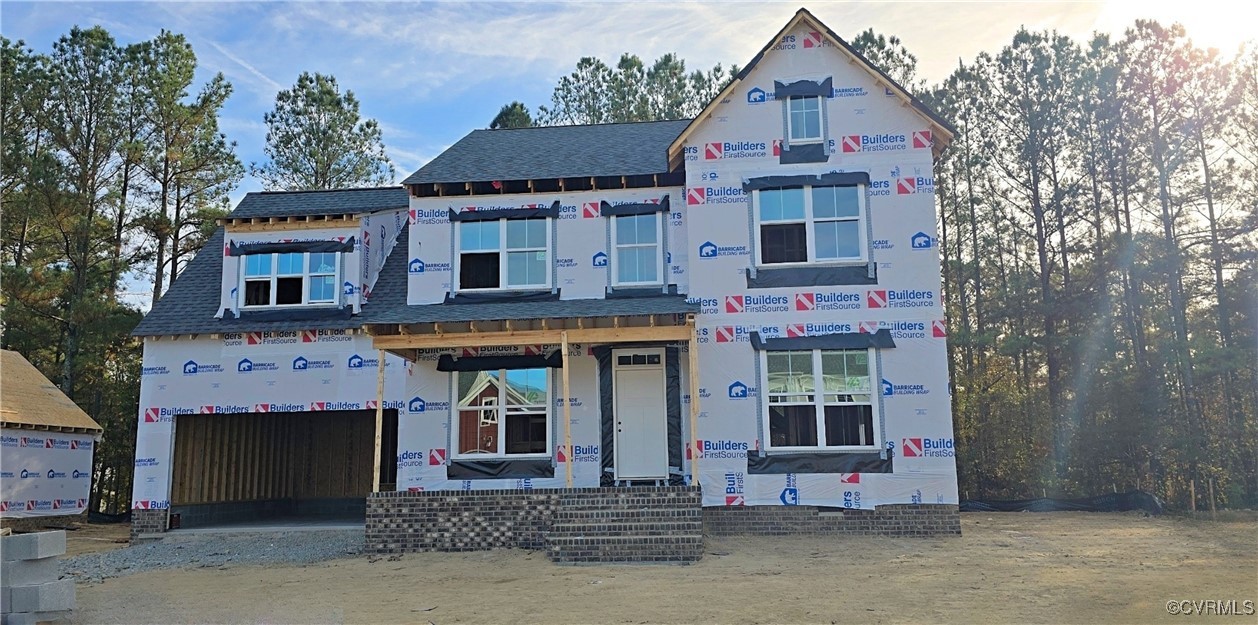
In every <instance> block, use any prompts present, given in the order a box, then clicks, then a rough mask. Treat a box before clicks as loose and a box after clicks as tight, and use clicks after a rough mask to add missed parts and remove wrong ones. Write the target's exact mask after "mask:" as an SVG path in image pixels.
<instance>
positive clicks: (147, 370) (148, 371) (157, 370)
mask: <svg viewBox="0 0 1258 625" xmlns="http://www.w3.org/2000/svg"><path fill="white" fill-rule="evenodd" d="M168 374H170V369H168V368H166V367H164V366H162V367H141V368H140V375H142V376H146V375H168Z"/></svg>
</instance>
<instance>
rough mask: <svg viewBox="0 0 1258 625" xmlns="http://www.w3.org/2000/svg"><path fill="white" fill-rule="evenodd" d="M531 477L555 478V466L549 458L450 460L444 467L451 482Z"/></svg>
mask: <svg viewBox="0 0 1258 625" xmlns="http://www.w3.org/2000/svg"><path fill="white" fill-rule="evenodd" d="M533 477H555V465H554V463H553V462H552V461H551V459H550V458H517V459H499V460H451V461H450V464H449V466H447V467H446V478H447V479H451V480H492V479H503V478H533Z"/></svg>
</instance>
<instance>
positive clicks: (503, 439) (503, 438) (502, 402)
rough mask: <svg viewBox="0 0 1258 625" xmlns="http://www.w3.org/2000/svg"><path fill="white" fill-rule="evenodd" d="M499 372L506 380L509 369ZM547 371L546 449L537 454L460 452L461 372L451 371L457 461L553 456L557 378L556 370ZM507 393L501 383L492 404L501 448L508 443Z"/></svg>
mask: <svg viewBox="0 0 1258 625" xmlns="http://www.w3.org/2000/svg"><path fill="white" fill-rule="evenodd" d="M497 371H498V374H499V375H500V376H502V378H503V379H505V378H506V374H507V371H508V370H507V369H498V370H497ZM545 371H546V403H545V409H546V451H545V452H542V453H535V454H508V453H506V452H505V451H504V452H503V453H493V454H465V453H459V451H458V449H459V430H460V426H461V425H462V423H463V419H462V418H461V416H460V415H459V412H460V408H459V378H458V375H459V373H460V372H459V371H452V372H450V375H451V376H454V383H453V384H451V385H450V386H451V391H450V406H451V408H450V432H451V436H452V438H451V440H452V441H453V445H452V446H453V449H451V450H450V454H451V458H452V459H454V460H519V459H533V458H550V457H551V450H553V449H554V448H555V433H554V429H553V428H552V427H551V420H552V419H551V417H552V416H553V415H552V411H553V410H554V403H555V400H554V397H553V395H552V391H553V390H554V389H555V381H554V379H553V377H552V376H553V371H552V370H551V369H550V368H546V369H545ZM506 393H507V389H506V385H505V384H503V385H499V387H498V397H497V398H494V399H495V401H494V402H493V403H492V404H491V405H492V406H493V407H494V409H495V411H496V412H497V417H498V444H499V445H502V448H503V449H504V450H505V449H506V445H507V418H506V417H507V409H508V407H509V406H508V405H507V403H506ZM487 407H488V406H487V405H485V404H482V405H480V406H469V407H468V410H478V411H479V410H483V409H485V408H487Z"/></svg>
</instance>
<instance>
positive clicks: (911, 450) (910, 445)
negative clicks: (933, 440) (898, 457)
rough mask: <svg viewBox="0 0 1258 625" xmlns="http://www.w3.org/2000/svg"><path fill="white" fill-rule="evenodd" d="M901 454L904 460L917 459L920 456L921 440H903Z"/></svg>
mask: <svg viewBox="0 0 1258 625" xmlns="http://www.w3.org/2000/svg"><path fill="white" fill-rule="evenodd" d="M903 452H904V457H905V458H918V457H921V455H922V439H920V438H906V439H904V444H903Z"/></svg>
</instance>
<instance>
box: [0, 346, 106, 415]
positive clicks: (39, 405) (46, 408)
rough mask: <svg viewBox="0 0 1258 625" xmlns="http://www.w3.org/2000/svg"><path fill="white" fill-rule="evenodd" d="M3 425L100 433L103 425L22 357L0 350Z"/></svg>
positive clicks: (0, 398)
mask: <svg viewBox="0 0 1258 625" xmlns="http://www.w3.org/2000/svg"><path fill="white" fill-rule="evenodd" d="M0 425H3V426H4V427H7V428H26V429H39V430H58V431H63V432H88V433H92V434H97V433H100V432H101V427H100V424H99V423H97V422H96V421H95V420H93V419H92V418H91V417H89V416H87V413H86V412H83V409H82V408H79V407H78V405H76V404H75V403H74V402H72V401H70V398H69V397H66V395H65V393H62V392H61V389H59V388H57V387H56V386H55V385H54V384H53V383H52V382H51V381H49V380H48V378H46V377H44V374H42V373H40V372H39V369H36V368H35V365H32V364H31V363H30V362H29V361H28V360H26V359H25V358H23V357H22V355H21V354H19V353H17V352H13V351H9V350H7V349H5V350H0Z"/></svg>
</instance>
